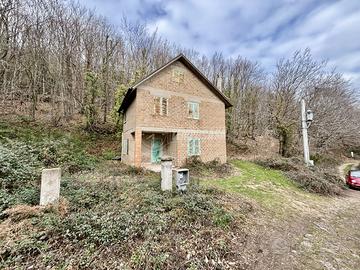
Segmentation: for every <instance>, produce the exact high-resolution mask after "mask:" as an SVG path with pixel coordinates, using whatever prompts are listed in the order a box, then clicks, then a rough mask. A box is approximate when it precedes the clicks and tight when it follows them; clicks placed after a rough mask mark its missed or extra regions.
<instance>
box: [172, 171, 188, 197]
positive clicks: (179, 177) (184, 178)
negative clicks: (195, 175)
mask: <svg viewBox="0 0 360 270" xmlns="http://www.w3.org/2000/svg"><path fill="white" fill-rule="evenodd" d="M173 175H174V178H175V179H174V180H175V184H176V190H177V191H181V192H184V191H186V189H187V186H188V185H189V180H190V177H189V170H188V169H176V170H174V173H173Z"/></svg>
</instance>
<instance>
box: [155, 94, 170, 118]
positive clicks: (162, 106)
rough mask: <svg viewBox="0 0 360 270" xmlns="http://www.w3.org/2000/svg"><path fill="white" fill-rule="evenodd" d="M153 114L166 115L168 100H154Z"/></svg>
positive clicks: (161, 98)
mask: <svg viewBox="0 0 360 270" xmlns="http://www.w3.org/2000/svg"><path fill="white" fill-rule="evenodd" d="M154 113H155V114H156V115H168V99H167V98H164V97H155V98H154Z"/></svg>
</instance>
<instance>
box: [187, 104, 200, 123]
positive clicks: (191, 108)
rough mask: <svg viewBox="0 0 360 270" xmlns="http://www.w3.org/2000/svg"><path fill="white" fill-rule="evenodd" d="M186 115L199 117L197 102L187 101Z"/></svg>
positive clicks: (194, 117)
mask: <svg viewBox="0 0 360 270" xmlns="http://www.w3.org/2000/svg"><path fill="white" fill-rule="evenodd" d="M188 117H189V118H193V119H199V103H197V102H188Z"/></svg>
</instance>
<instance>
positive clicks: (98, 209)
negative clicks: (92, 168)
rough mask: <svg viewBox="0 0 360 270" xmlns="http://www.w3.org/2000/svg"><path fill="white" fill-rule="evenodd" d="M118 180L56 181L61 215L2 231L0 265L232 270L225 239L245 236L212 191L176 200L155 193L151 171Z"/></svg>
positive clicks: (172, 195) (173, 196) (195, 192)
mask: <svg viewBox="0 0 360 270" xmlns="http://www.w3.org/2000/svg"><path fill="white" fill-rule="evenodd" d="M118 175H121V176H116V175H115V174H114V172H110V173H109V178H107V179H104V180H103V181H87V180H78V179H77V180H76V179H74V178H71V177H69V178H66V179H65V180H64V181H62V187H61V188H62V196H63V199H64V200H66V201H67V202H68V208H67V212H66V213H65V214H62V215H60V214H59V213H58V212H56V211H43V213H42V214H41V215H33V216H32V217H31V218H30V219H25V220H22V221H18V222H25V221H28V222H29V223H30V224H31V226H29V227H28V228H27V229H25V228H22V229H19V228H18V229H17V236H16V237H14V238H11V237H10V235H11V234H8V236H7V237H4V236H3V239H1V234H0V240H1V241H0V243H5V240H6V243H7V244H6V245H5V244H0V258H1V261H0V267H2V268H7V267H8V268H12V267H13V268H16V267H25V268H26V267H27V266H30V265H34V266H35V268H44V269H45V268H52V267H60V268H61V267H63V268H65V269H67V268H69V267H72V268H76V269H77V268H86V269H105V268H107V269H109V268H111V269H114V268H121V267H124V266H126V267H125V268H130V269H177V268H179V267H180V266H181V267H183V268H184V269H210V268H225V267H228V266H229V265H230V263H231V265H233V261H236V258H237V256H238V255H237V254H240V253H237V254H234V251H236V252H237V251H238V250H237V249H238V248H234V245H236V243H234V242H233V241H232V239H233V237H235V236H236V237H237V238H238V239H242V238H243V237H245V235H244V234H243V233H242V232H241V230H239V229H238V228H237V226H238V224H237V223H236V222H235V219H234V216H233V214H232V213H230V212H228V211H226V210H225V209H224V208H223V207H222V205H221V204H220V203H219V202H218V198H219V197H220V196H221V193H220V192H219V191H218V190H216V189H213V188H202V187H199V186H196V185H193V186H192V187H191V192H188V193H185V194H183V195H180V194H177V193H169V192H162V191H161V190H160V182H159V179H158V175H157V174H153V173H148V172H142V173H140V174H137V176H136V178H134V174H133V172H132V171H130V170H128V169H126V170H122V171H118ZM114 177H115V178H114ZM120 177H121V181H120V179H119V178H120ZM17 224H19V223H17ZM8 225H9V224H8ZM12 226H14V224H13V225H12ZM16 239H22V240H21V241H17V240H16ZM209 246H211V248H208V247H209ZM110 254H111V256H110ZM237 263H238V264H240V260H239V261H238V262H237Z"/></svg>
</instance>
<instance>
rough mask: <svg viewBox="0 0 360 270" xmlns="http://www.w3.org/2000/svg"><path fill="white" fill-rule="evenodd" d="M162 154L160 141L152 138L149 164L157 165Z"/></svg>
mask: <svg viewBox="0 0 360 270" xmlns="http://www.w3.org/2000/svg"><path fill="white" fill-rule="evenodd" d="M161 152H162V145H161V140H160V139H157V138H154V139H153V141H152V144H151V162H152V163H158V162H160V158H161Z"/></svg>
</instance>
